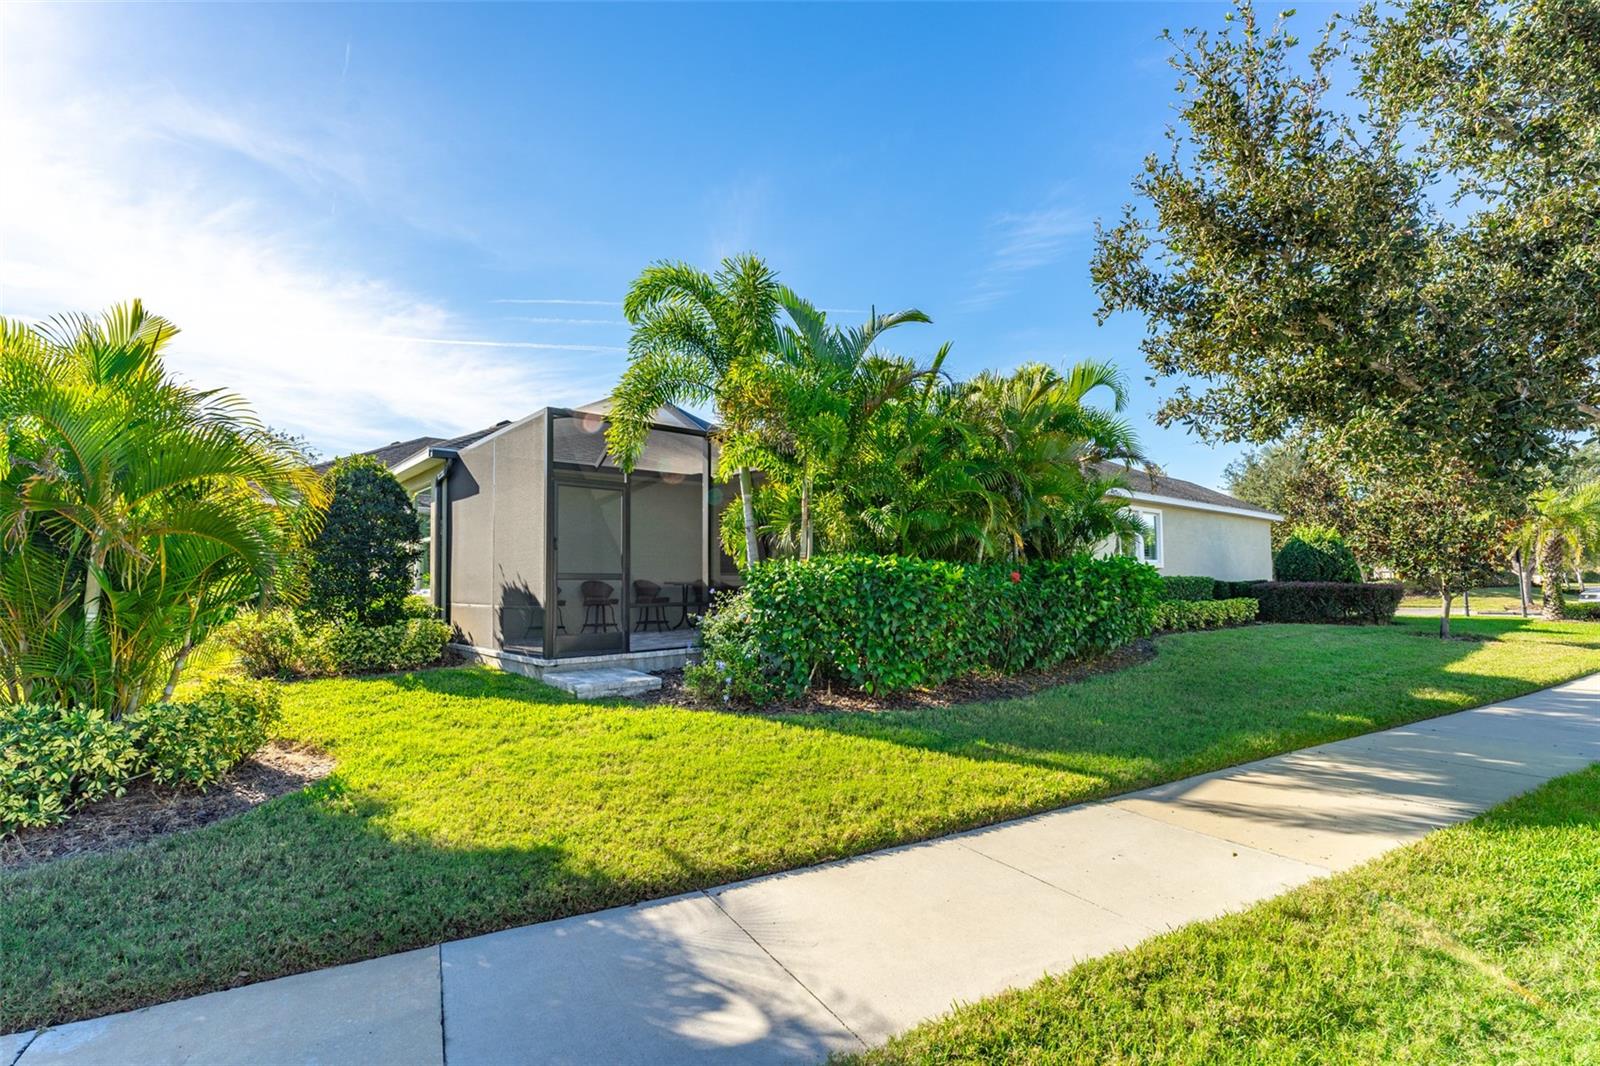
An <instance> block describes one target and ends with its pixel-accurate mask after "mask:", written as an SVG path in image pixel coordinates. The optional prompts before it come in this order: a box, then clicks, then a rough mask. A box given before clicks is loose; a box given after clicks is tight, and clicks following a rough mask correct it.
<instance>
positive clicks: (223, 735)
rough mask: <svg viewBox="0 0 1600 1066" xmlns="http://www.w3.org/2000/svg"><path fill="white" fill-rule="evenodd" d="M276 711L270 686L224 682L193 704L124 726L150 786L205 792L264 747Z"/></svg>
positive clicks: (159, 710)
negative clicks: (166, 786) (183, 787)
mask: <svg viewBox="0 0 1600 1066" xmlns="http://www.w3.org/2000/svg"><path fill="white" fill-rule="evenodd" d="M278 708H279V700H278V690H277V688H276V687H275V686H273V685H272V684H270V683H267V682H263V681H240V680H222V681H213V682H212V683H211V684H209V685H207V686H206V687H205V688H204V689H202V690H201V692H200V694H199V695H198V696H195V697H193V698H191V699H186V700H183V701H182V702H178V703H155V704H151V705H150V706H148V707H144V708H141V709H140V710H139V711H138V712H137V713H136V714H134V715H130V716H129V717H128V719H127V720H126V724H127V727H128V729H129V731H130V732H131V733H132V734H133V735H134V737H135V742H136V743H137V744H138V746H139V750H140V753H141V765H142V768H143V770H144V772H145V773H147V774H148V775H149V776H150V779H151V780H152V781H154V782H156V783H157V784H160V785H188V786H190V787H192V788H205V787H206V786H208V785H210V784H212V783H213V782H215V781H216V780H217V779H218V778H220V777H222V775H223V774H225V773H227V772H228V771H229V770H231V769H233V768H234V767H235V766H237V765H238V764H239V763H240V762H241V761H242V760H243V759H244V758H245V757H246V756H248V755H249V754H250V753H251V752H253V751H255V750H256V749H257V748H259V747H261V745H263V744H265V743H266V742H267V734H268V733H269V732H270V730H271V728H272V725H273V723H274V722H276V721H277V719H278Z"/></svg>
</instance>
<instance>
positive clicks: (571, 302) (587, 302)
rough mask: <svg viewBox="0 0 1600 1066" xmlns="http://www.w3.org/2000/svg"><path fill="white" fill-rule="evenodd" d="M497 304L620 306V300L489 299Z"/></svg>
mask: <svg viewBox="0 0 1600 1066" xmlns="http://www.w3.org/2000/svg"><path fill="white" fill-rule="evenodd" d="M490 303H497V304H565V305H568V306H571V307H621V306H622V301H621V300H491V301H490Z"/></svg>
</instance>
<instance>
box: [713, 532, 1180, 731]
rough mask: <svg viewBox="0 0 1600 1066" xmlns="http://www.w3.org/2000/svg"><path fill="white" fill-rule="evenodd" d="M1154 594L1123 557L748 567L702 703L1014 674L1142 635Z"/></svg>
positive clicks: (856, 559)
mask: <svg viewBox="0 0 1600 1066" xmlns="http://www.w3.org/2000/svg"><path fill="white" fill-rule="evenodd" d="M1159 586H1160V581H1159V579H1158V577H1157V575H1156V573H1155V571H1154V570H1152V569H1151V568H1150V567H1147V566H1144V565H1143V564H1140V563H1137V562H1135V561H1134V560H1132V559H1127V558H1123V557H1120V556H1117V557H1113V558H1108V559H1095V558H1092V557H1090V556H1087V555H1079V556H1074V557H1071V558H1067V559H1062V560H1054V561H1048V562H1036V563H1029V564H1026V565H1023V566H1019V567H1011V566H1008V565H1002V564H987V565H967V564H960V563H948V562H938V561H932V560H923V559H913V558H905V557H898V556H879V555H830V556H824V557H822V558H818V559H812V560H809V561H807V562H798V561H794V560H787V561H774V562H769V563H764V564H762V565H761V566H758V567H755V568H754V569H752V570H751V571H750V572H749V573H748V575H747V581H746V584H745V587H744V588H743V589H742V590H741V591H740V592H739V593H737V594H736V595H734V596H732V597H724V598H723V599H722V600H721V601H720V603H721V605H720V606H719V608H718V610H717V611H716V612H714V613H713V615H712V616H711V618H710V619H708V621H707V622H706V624H705V626H704V628H703V629H702V645H703V656H702V658H703V665H702V666H701V667H699V668H697V669H695V670H693V671H691V672H690V673H689V683H690V684H691V685H692V686H693V688H694V690H695V691H696V692H697V693H700V694H703V695H712V696H715V697H716V698H718V699H724V698H725V699H727V700H728V701H730V702H731V701H740V702H749V703H757V704H759V703H765V702H769V701H771V700H773V699H789V698H797V697H799V696H801V695H803V694H804V693H805V691H806V690H807V689H808V688H810V687H811V686H812V685H813V684H814V683H816V682H817V681H821V680H827V681H838V682H841V683H843V684H846V685H850V686H852V687H855V688H859V689H861V690H863V691H865V692H871V693H885V692H895V691H903V690H905V689H909V688H915V687H918V686H923V685H935V684H939V683H940V682H942V681H946V680H948V679H950V678H951V677H955V676H958V675H961V674H965V673H970V672H973V671H977V670H993V671H998V672H1001V673H1015V672H1018V671H1021V670H1029V669H1042V668H1046V667H1050V666H1054V665H1057V664H1059V663H1061V662H1064V661H1066V660H1067V659H1071V658H1073V657H1076V656H1081V655H1089V654H1094V653H1097V652H1103V651H1107V650H1110V649H1112V648H1115V647H1118V646H1120V645H1122V644H1126V643H1127V642H1128V641H1130V640H1133V639H1135V638H1136V637H1140V636H1144V635H1145V634H1147V633H1149V632H1150V623H1151V612H1152V610H1153V608H1154V606H1155V602H1156V597H1157V596H1158V595H1159Z"/></svg>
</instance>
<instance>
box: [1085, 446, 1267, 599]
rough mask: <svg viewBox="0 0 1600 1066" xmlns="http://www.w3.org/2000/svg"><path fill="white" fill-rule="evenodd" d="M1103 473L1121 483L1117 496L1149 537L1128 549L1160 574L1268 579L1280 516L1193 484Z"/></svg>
mask: <svg viewBox="0 0 1600 1066" xmlns="http://www.w3.org/2000/svg"><path fill="white" fill-rule="evenodd" d="M1100 469H1101V472H1102V473H1107V474H1110V473H1115V474H1118V475H1120V476H1121V477H1122V479H1123V481H1124V482H1126V483H1127V485H1128V488H1127V489H1122V490H1117V491H1118V495H1122V496H1126V497H1127V498H1128V501H1129V504H1128V506H1129V507H1130V508H1131V509H1132V510H1133V512H1134V513H1135V514H1136V515H1138V516H1139V518H1140V520H1141V521H1143V522H1144V524H1145V527H1146V529H1147V531H1148V532H1146V533H1145V534H1143V535H1141V536H1137V537H1135V538H1134V539H1133V543H1132V544H1131V545H1120V546H1112V545H1105V546H1103V548H1104V550H1112V549H1113V547H1118V548H1120V549H1121V550H1129V549H1131V551H1132V553H1133V555H1134V557H1135V558H1139V559H1143V560H1144V561H1145V562H1147V563H1149V564H1150V565H1151V566H1153V567H1155V568H1156V569H1157V570H1159V571H1161V572H1162V573H1163V574H1193V575H1203V576H1206V577H1214V578H1219V579H1221V580H1223V581H1266V580H1269V579H1271V577H1272V524H1273V523H1274V522H1280V521H1282V520H1283V516H1282V515H1278V514H1273V513H1272V512H1271V511H1267V510H1264V509H1262V508H1260V507H1257V506H1256V505H1255V504H1252V503H1246V502H1245V501H1243V500H1240V499H1236V498H1235V497H1232V496H1229V495H1227V494H1226V493H1222V492H1217V491H1216V490H1215V489H1208V488H1206V487H1205V486H1203V485H1196V484H1195V483H1194V482H1192V481H1184V480H1182V479H1180V478H1175V477H1167V476H1166V475H1164V474H1155V475H1152V474H1150V473H1147V472H1146V471H1143V470H1137V469H1127V468H1124V467H1122V466H1120V465H1118V464H1112V463H1103V464H1101V465H1100Z"/></svg>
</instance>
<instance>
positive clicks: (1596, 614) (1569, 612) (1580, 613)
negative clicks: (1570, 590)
mask: <svg viewBox="0 0 1600 1066" xmlns="http://www.w3.org/2000/svg"><path fill="white" fill-rule="evenodd" d="M1562 613H1563V614H1565V615H1566V616H1567V617H1568V618H1570V619H1573V620H1574V621H1578V622H1600V603H1590V602H1584V601H1576V602H1574V601H1573V600H1568V601H1567V602H1566V604H1565V605H1564V607H1563V609H1562Z"/></svg>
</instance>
